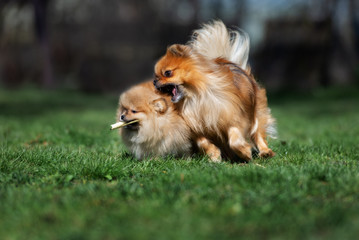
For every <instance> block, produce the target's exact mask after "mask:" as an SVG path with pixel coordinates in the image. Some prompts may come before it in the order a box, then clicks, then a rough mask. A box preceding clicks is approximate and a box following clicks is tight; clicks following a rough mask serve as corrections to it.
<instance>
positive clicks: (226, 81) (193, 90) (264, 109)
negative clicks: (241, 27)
mask: <svg viewBox="0 0 359 240" xmlns="http://www.w3.org/2000/svg"><path fill="white" fill-rule="evenodd" d="M248 46H249V44H248V37H247V35H246V34H244V33H242V32H238V31H232V32H228V30H227V28H226V27H225V26H224V24H223V23H222V22H220V21H216V22H213V23H211V24H208V25H205V26H204V27H203V28H202V29H200V30H198V31H195V33H194V37H193V38H192V40H191V41H190V42H189V43H188V44H187V45H180V44H175V45H172V46H170V47H169V48H168V49H167V52H166V54H165V55H164V56H163V57H162V58H161V59H160V60H159V61H158V62H157V63H156V66H155V75H156V79H155V80H154V84H155V86H156V88H157V89H159V90H160V91H162V92H164V93H169V94H170V95H171V100H172V102H174V103H175V105H176V107H177V108H178V109H179V111H180V113H181V114H182V116H183V118H184V120H185V121H186V123H187V125H188V126H189V127H190V129H191V130H192V134H193V135H194V138H195V139H197V144H198V145H200V144H201V143H203V142H204V141H205V142H206V143H208V144H214V145H217V146H218V147H219V148H220V149H221V150H222V155H223V153H224V154H227V153H228V154H227V155H229V156H233V153H234V155H236V156H238V157H240V158H241V159H242V160H245V161H249V160H251V158H252V151H251V149H252V147H255V148H256V149H257V150H258V151H259V156H261V157H271V156H274V152H273V151H272V150H271V149H270V148H268V144H267V141H266V137H267V131H268V129H270V128H271V127H272V126H273V123H274V119H273V118H272V116H271V114H270V110H269V108H268V106H267V97H266V92H265V90H264V89H263V88H261V87H260V86H259V85H258V84H257V82H256V81H255V79H254V78H253V76H252V75H251V71H250V68H249V67H248V66H247V58H248V51H249V47H248ZM217 160H219V159H217Z"/></svg>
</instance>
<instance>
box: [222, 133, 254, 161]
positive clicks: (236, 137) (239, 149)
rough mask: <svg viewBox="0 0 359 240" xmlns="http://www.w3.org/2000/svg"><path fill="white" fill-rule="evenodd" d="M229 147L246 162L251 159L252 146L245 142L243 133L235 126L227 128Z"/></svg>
mask: <svg viewBox="0 0 359 240" xmlns="http://www.w3.org/2000/svg"><path fill="white" fill-rule="evenodd" d="M228 141H229V147H230V148H231V149H232V150H233V151H234V153H235V154H237V156H238V157H240V158H241V159H243V160H244V161H246V162H249V161H250V160H252V147H251V145H250V144H249V143H247V142H246V140H245V137H244V134H243V133H242V132H241V131H240V130H239V128H237V127H230V128H229V130H228Z"/></svg>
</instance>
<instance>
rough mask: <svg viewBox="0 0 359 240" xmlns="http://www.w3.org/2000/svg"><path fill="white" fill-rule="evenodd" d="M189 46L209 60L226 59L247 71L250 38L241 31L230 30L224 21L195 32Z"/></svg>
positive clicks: (214, 22)
mask: <svg viewBox="0 0 359 240" xmlns="http://www.w3.org/2000/svg"><path fill="white" fill-rule="evenodd" d="M189 44H190V45H191V46H192V48H193V49H194V50H195V51H197V52H198V53H200V54H202V55H203V56H205V57H207V58H210V59H215V58H224V59H226V60H229V61H231V62H233V63H236V64H237V65H238V66H240V67H241V68H242V69H244V70H245V69H247V62H248V54H249V36H248V34H247V33H246V32H244V31H243V30H241V29H237V30H228V29H227V28H226V26H225V25H224V23H223V22H222V21H219V20H218V21H213V22H210V23H208V24H204V25H203V27H202V28H200V29H198V30H195V31H194V32H193V35H192V39H191V41H190V43H189Z"/></svg>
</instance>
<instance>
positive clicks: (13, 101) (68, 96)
mask: <svg viewBox="0 0 359 240" xmlns="http://www.w3.org/2000/svg"><path fill="white" fill-rule="evenodd" d="M117 102H118V98H117V97H115V96H106V95H88V94H82V93H79V92H74V91H41V90H19V91H6V92H4V91H2V92H1V97H0V115H3V116H8V117H38V116H39V115H41V114H45V113H46V114H47V113H49V112H52V111H68V112H77V111H84V110H96V109H99V110H100V109H101V110H103V109H116V107H117Z"/></svg>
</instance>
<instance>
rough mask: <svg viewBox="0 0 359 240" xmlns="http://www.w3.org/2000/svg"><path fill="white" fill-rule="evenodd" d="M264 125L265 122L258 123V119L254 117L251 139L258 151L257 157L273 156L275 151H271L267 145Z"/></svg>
mask: <svg viewBox="0 0 359 240" xmlns="http://www.w3.org/2000/svg"><path fill="white" fill-rule="evenodd" d="M265 125H266V124H264V123H262V122H261V121H259V123H258V119H256V124H255V126H254V128H253V129H252V132H251V139H252V142H253V143H254V144H255V146H256V148H257V149H258V151H259V153H258V155H259V157H262V158H270V157H274V156H275V152H273V151H272V149H270V148H269V147H268V143H267V140H266V136H267V134H266V128H265Z"/></svg>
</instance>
